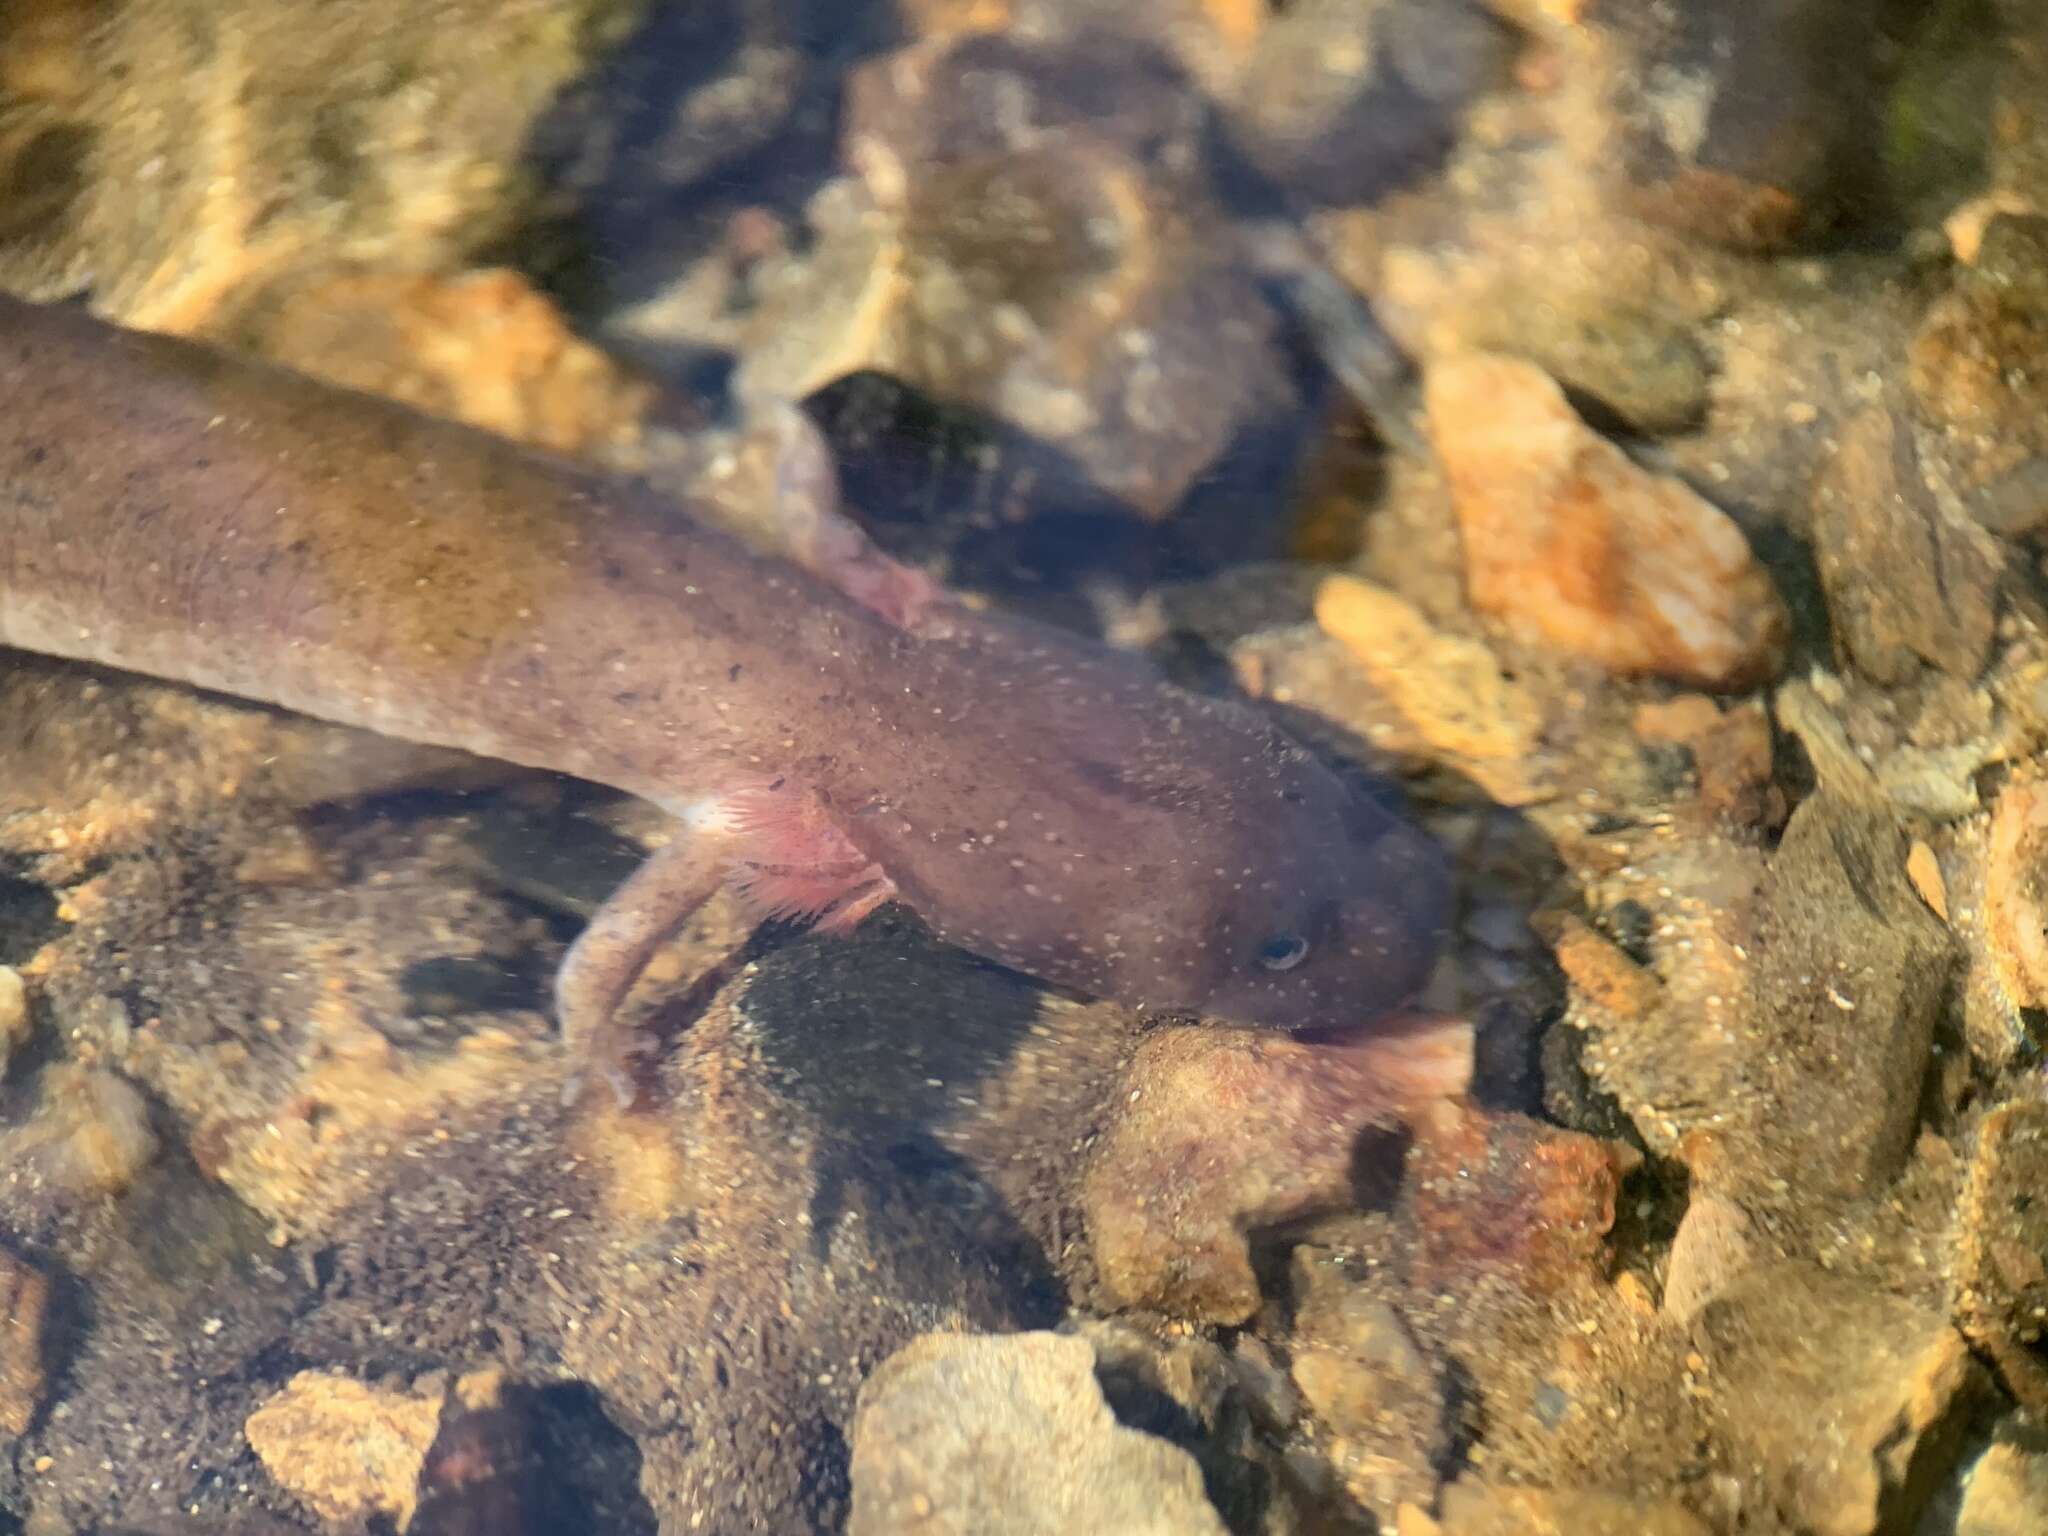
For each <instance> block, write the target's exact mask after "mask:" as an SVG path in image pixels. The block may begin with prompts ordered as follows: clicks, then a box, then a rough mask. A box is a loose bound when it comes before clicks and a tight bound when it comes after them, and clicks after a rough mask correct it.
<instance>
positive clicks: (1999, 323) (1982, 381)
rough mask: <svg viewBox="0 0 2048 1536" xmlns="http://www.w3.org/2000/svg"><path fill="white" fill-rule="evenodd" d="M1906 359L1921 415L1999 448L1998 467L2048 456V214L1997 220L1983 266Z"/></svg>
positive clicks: (1940, 310) (1939, 311) (1941, 307)
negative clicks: (2028, 458)
mask: <svg viewBox="0 0 2048 1536" xmlns="http://www.w3.org/2000/svg"><path fill="white" fill-rule="evenodd" d="M1906 357H1907V365H1908V366H1907V379H1908V381H1909V382H1910V384H1911V386H1912V390H1913V395H1914V398H1915V399H1916V400H1917V401H1918V403H1919V406H1920V409H1921V411H1922V412H1923V413H1924V414H1925V415H1926V416H1927V418H1928V419H1929V420H1930V421H1933V422H1936V423H1939V424H1941V425H1944V426H1947V427H1950V428H1952V429H1954V431H1955V432H1957V433H1960V434H1968V435H1976V436H1980V437H1983V438H1987V439H1992V440H1994V442H1995V444H1996V445H1997V446H1996V448H1995V450H1994V452H1995V454H1996V457H1994V458H1993V459H1992V460H1991V462H1992V463H1995V464H2000V465H2004V466H2006V467H2010V465H2012V464H2015V463H2018V462H2019V461H2021V460H2023V459H2024V458H2026V457H2027V456H2028V455H2029V454H2038V453H2041V452H2043V451H2048V216H2042V215H2019V214H2000V215H1998V216H1997V217H1995V218H1993V219H1992V220H1991V221H1990V222H1989V224H1987V225H1986V227H1985V230H1984V236H1983V243H1982V247H1981V248H1980V249H1979V251H1978V253H1977V262H1976V265H1974V266H1971V267H1964V268H1960V269H1958V270H1957V272H1956V278H1955V285H1954V286H1953V287H1952V288H1951V289H1950V290H1949V291H1948V292H1947V293H1945V294H1943V295H1942V296H1941V297H1940V298H1939V299H1937V300H1936V301H1935V302H1934V303H1933V304H1932V305H1931V306H1929V308H1928V311H1927V316H1926V318H1925V319H1924V320H1923V321H1922V322H1921V324H1920V329H1919V331H1918V332H1917V333H1916V334H1915V335H1914V337H1913V340H1912V344H1911V346H1910V347H1909V348H1908V349H1907V354H1906Z"/></svg>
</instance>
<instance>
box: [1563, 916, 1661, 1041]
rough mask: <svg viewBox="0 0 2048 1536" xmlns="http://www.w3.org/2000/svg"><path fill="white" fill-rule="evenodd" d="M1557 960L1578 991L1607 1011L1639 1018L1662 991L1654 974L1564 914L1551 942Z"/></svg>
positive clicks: (1657, 998) (1626, 1017) (1601, 936)
mask: <svg viewBox="0 0 2048 1536" xmlns="http://www.w3.org/2000/svg"><path fill="white" fill-rule="evenodd" d="M1554 948H1555V952H1556V954H1557V963H1558V966H1559V968H1560V969H1562V970H1563V971H1564V973H1565V975H1566V977H1568V978H1569V979H1570V981H1571V984H1572V985H1573V986H1574V987H1576V988H1577V989H1578V990H1579V991H1580V992H1582V993H1584V994H1585V995H1586V996H1587V997H1588V998H1590V999H1592V1001H1593V1002H1594V1003H1595V1004H1596V1005H1598V1006H1599V1007H1601V1008H1604V1009H1606V1010H1607V1011H1608V1012H1609V1013H1612V1014H1616V1015H1618V1016H1620V1017H1621V1018H1624V1019H1640V1018H1642V1017H1643V1016H1644V1015H1646V1014H1648V1013H1649V1012H1650V1010H1651V1009H1653V1008H1655V1007H1656V1006H1657V1003H1658V1001H1659V1000H1660V999H1661V998H1662V996H1663V993H1664V988H1663V985H1662V984H1661V983H1660V982H1659V981H1658V980H1657V977H1656V974H1655V973H1654V972H1652V971H1648V970H1645V969H1644V968H1643V967H1642V966H1640V965H1637V964H1636V963H1635V961H1633V960H1631V959H1630V958H1629V957H1628V956H1627V955H1626V954H1625V953H1623V951H1622V949H1621V947H1620V946H1619V945H1617V944H1616V943H1614V942H1613V941H1612V940H1611V939H1609V938H1607V937H1606V936H1605V935H1604V934H1601V933H1599V932H1597V931H1596V930H1594V929H1592V928H1590V927H1588V926H1587V925H1586V924H1585V923H1583V922H1581V921H1580V920H1579V919H1578V918H1576V917H1569V916H1568V917H1566V918H1565V920H1564V923H1563V925H1562V930H1561V931H1560V933H1559V934H1558V938H1557V943H1556V945H1555V946H1554Z"/></svg>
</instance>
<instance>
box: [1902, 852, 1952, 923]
mask: <svg viewBox="0 0 2048 1536" xmlns="http://www.w3.org/2000/svg"><path fill="white" fill-rule="evenodd" d="M1906 878H1907V879H1908V880H1910V881H1912V882H1913V889H1914V890H1916V891H1918V892H1919V893H1920V899H1921V900H1922V901H1924V902H1926V903H1927V909H1928V910H1929V911H1930V912H1932V913H1933V914H1934V915H1935V916H1936V917H1938V918H1940V919H1941V920H1942V921H1943V922H1944V923H1945V922H1947V921H1948V885H1947V882H1945V881H1944V880H1943V879H1942V877H1941V861H1940V860H1939V859H1937V858H1935V856H1934V850H1933V849H1932V848H1930V847H1928V846H1927V844H1926V843H1925V842H1923V841H1922V840H1921V839H1919V838H1917V837H1916V838H1914V839H1913V846H1912V847H1911V848H1909V849H1907V850H1906Z"/></svg>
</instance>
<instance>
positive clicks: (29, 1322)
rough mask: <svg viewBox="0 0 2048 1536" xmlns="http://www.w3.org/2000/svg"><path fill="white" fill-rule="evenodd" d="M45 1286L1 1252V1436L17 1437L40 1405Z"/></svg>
mask: <svg viewBox="0 0 2048 1536" xmlns="http://www.w3.org/2000/svg"><path fill="white" fill-rule="evenodd" d="M49 1304H50V1281H49V1277H48V1276H46V1275H45V1274H44V1273H43V1272H42V1271H41V1270H39V1269H37V1268H36V1267H35V1266H34V1265H32V1264H30V1263H28V1262H27V1261H26V1260H24V1259H20V1258H17V1257H16V1256H15V1255H14V1254H11V1253H9V1252H7V1251H6V1250H5V1249H0V1311H4V1313H5V1316H6V1320H7V1321H6V1327H5V1331H4V1332H0V1431H4V1432H5V1433H7V1434H9V1435H15V1436H20V1435H24V1434H27V1433H28V1427H29V1425H30V1424H31V1423H33V1422H34V1421H35V1416H36V1408H37V1407H38V1406H39V1405H40V1404H41V1402H42V1400H43V1385H44V1382H43V1350H44V1342H43V1321H44V1318H45V1316H46V1315H47V1313H48V1310H49Z"/></svg>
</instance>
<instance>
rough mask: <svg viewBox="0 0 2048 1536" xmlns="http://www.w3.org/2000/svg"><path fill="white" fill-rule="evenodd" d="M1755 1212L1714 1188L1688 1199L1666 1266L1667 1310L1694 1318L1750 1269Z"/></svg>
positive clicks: (1688, 1319) (1675, 1315)
mask: <svg viewBox="0 0 2048 1536" xmlns="http://www.w3.org/2000/svg"><path fill="white" fill-rule="evenodd" d="M1754 1247H1755V1240H1754V1237H1753V1235H1752V1232H1751V1229H1750V1224H1749V1217H1748V1216H1746V1215H1744V1214H1743V1210H1742V1207H1741V1206H1739V1205H1737V1204H1736V1203H1735V1202H1734V1201H1733V1200H1730V1199H1728V1198H1727V1197H1726V1196H1725V1195H1717V1194H1715V1193H1713V1192H1712V1191H1711V1190H1707V1191H1703V1192H1701V1193H1699V1194H1696V1195H1694V1196H1693V1198H1692V1199H1691V1200H1690V1201H1689V1202H1687V1204H1686V1207H1685V1215H1684V1216H1682V1217H1681V1218H1680V1219H1679V1223H1678V1230H1677V1232H1675V1233H1673V1234H1672V1238H1671V1253H1670V1256H1669V1258H1668V1259H1667V1260H1666V1263H1665V1270H1664V1311H1665V1312H1666V1313H1667V1314H1668V1315H1669V1316H1671V1317H1673V1318H1676V1319H1677V1320H1678V1321H1679V1322H1681V1323H1689V1322H1691V1321H1692V1320H1693V1318H1694V1317H1696V1316H1697V1315H1698V1314H1699V1310H1700V1308H1702V1307H1704V1306H1705V1305H1706V1304H1707V1303H1708V1302H1710V1301H1712V1300H1713V1299H1714V1298H1715V1297H1716V1296H1718V1295H1719V1294H1720V1293H1721V1292H1722V1291H1724V1290H1726V1289H1727V1288H1728V1287H1729V1286H1730V1285H1732V1284H1734V1283H1735V1281H1737V1280H1738V1279H1740V1278H1741V1277H1742V1276H1743V1275H1744V1274H1746V1273H1747V1272H1748V1271H1749V1269H1750V1267H1751V1266H1752V1264H1753V1263H1754V1262H1755V1255H1754V1253H1753V1251H1752V1250H1753V1249H1754Z"/></svg>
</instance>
